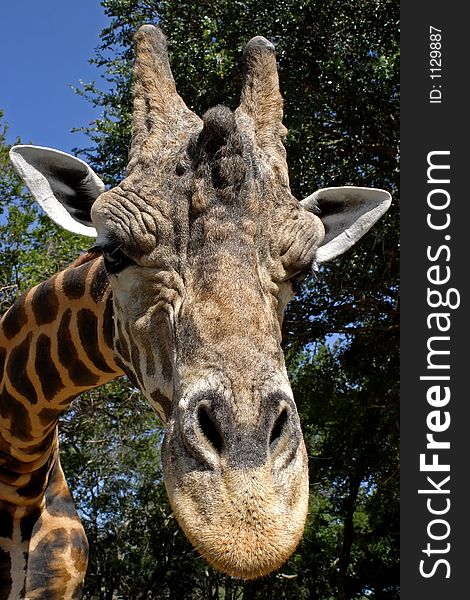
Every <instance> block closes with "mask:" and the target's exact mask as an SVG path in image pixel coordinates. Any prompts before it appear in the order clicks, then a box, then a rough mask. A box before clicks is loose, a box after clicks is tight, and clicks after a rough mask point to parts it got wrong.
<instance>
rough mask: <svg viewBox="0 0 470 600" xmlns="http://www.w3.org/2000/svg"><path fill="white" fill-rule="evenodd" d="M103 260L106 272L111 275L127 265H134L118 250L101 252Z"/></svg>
mask: <svg viewBox="0 0 470 600" xmlns="http://www.w3.org/2000/svg"><path fill="white" fill-rule="evenodd" d="M103 260H104V266H105V267H106V271H108V273H110V274H113V275H115V274H116V273H119V272H120V271H122V270H123V269H124V268H125V267H128V266H129V265H133V264H135V263H134V261H133V260H132V259H131V258H129V257H128V256H127V255H126V254H124V252H123V251H122V250H121V249H120V248H113V249H107V250H103Z"/></svg>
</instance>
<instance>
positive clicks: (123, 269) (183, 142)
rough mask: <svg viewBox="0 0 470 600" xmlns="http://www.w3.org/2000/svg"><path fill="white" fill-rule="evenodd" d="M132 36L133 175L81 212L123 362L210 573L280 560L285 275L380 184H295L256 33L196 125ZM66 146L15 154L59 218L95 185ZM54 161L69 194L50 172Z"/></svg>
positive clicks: (335, 240)
mask: <svg viewBox="0 0 470 600" xmlns="http://www.w3.org/2000/svg"><path fill="white" fill-rule="evenodd" d="M136 40H137V52H136V69H135V73H136V79H135V89H134V114H133V127H132V147H131V153H130V160H129V165H128V174H127V177H126V179H125V180H124V181H123V182H122V183H121V184H120V185H118V186H117V187H116V188H114V189H112V190H110V191H106V192H104V193H102V194H101V195H100V196H99V197H98V198H97V199H96V201H95V202H94V204H93V206H92V209H91V217H92V220H93V223H91V221H89V220H86V219H85V218H83V216H82V213H83V212H84V211H83V210H82V211H81V212H80V219H78V220H79V221H80V223H81V226H85V227H87V228H88V229H87V231H88V230H90V228H92V227H93V226H94V227H95V228H96V232H97V234H98V237H97V241H96V245H95V249H96V250H98V251H100V252H101V253H102V254H103V258H104V263H105V266H106V269H107V271H108V275H109V283H110V286H111V288H112V295H113V305H114V350H115V353H116V356H117V360H118V362H119V363H120V365H121V366H122V368H123V370H124V371H125V372H126V373H127V374H128V375H129V376H130V377H131V379H133V380H134V381H135V382H136V384H137V385H138V386H139V387H140V388H141V390H142V391H143V393H144V394H145V395H146V397H147V398H148V400H149V401H150V402H151V403H152V405H153V406H154V407H155V408H156V410H157V411H158V412H159V414H160V415H161V416H162V418H163V419H164V420H165V421H166V422H167V431H166V436H165V441H164V444H163V449H162V461H163V468H164V479H165V485H166V488H167V491H168V496H169V499H170V503H171V506H172V508H173V510H174V512H175V515H176V517H177V519H178V521H179V523H180V525H181V526H182V528H183V530H184V531H185V533H186V534H187V536H188V538H189V539H190V540H191V542H192V543H193V544H194V545H195V547H196V548H197V549H198V550H199V551H200V552H201V554H202V555H203V556H204V557H205V558H207V560H208V561H209V562H211V563H212V564H213V565H214V566H216V567H217V568H218V569H220V570H222V571H223V572H226V573H228V574H230V575H232V576H236V577H242V578H254V577H258V576H262V575H265V574H267V573H269V572H271V571H273V570H274V569H276V568H277V567H279V566H280V565H281V564H282V563H283V562H285V561H286V560H287V559H288V558H289V556H290V555H291V553H292V552H293V551H294V549H295V547H296V545H297V543H298V541H299V539H300V537H301V535H302V532H303V528H304V523H305V518H306V513H307V504H308V468H307V454H306V450H305V445H304V441H303V437H302V432H301V428H300V422H299V417H298V414H297V410H296V407H295V404H294V400H293V397H292V391H291V388H290V385H289V381H288V378H287V373H286V368H285V363H284V357H283V353H282V350H281V323H282V317H283V314H284V310H285V307H286V304H287V302H288V300H289V299H290V297H291V296H292V281H293V280H296V279H298V278H299V277H302V276H304V275H305V274H307V273H308V272H309V270H310V269H311V268H312V265H313V264H314V263H315V262H323V261H325V260H328V259H331V258H334V257H335V256H337V255H339V254H341V253H342V252H344V251H345V250H347V249H348V248H349V247H350V246H352V245H353V244H354V243H355V242H356V241H357V240H358V239H359V238H360V237H361V236H362V235H363V234H364V233H365V232H366V231H367V230H368V229H369V228H370V227H371V226H372V225H373V224H374V223H375V221H376V220H377V219H378V218H379V217H380V216H381V215H382V214H383V213H384V212H385V211H386V210H387V208H388V206H389V204H390V195H389V194H388V193H387V192H384V191H382V190H368V189H365V188H330V189H326V190H320V191H318V192H315V193H314V194H313V195H312V196H309V198H307V199H306V200H304V201H302V202H300V203H299V202H298V201H297V200H296V199H295V198H294V197H293V196H292V195H291V193H290V188H289V180H288V171H287V164H286V157H285V150H284V146H283V144H282V140H283V137H284V135H285V132H286V130H285V128H284V127H283V125H282V123H281V119H282V98H281V96H280V93H279V86H278V79H277V69H276V61H275V57H274V52H273V50H274V47H273V45H272V44H270V43H269V42H268V41H267V40H265V39H264V38H254V39H253V40H251V41H250V42H249V43H248V45H247V47H246V49H245V54H244V83H243V88H242V95H241V102H240V106H239V108H238V109H237V110H236V111H235V112H232V111H230V110H229V109H228V108H224V107H220V106H219V107H215V108H213V109H211V110H209V111H208V112H207V113H206V114H205V115H204V117H203V118H202V120H201V119H199V117H197V116H196V115H195V114H194V113H192V112H191V111H190V110H189V109H188V108H187V107H186V105H185V104H184V102H183V101H182V99H181V98H180V96H178V94H177V93H176V89H175V86H174V81H173V78H172V76H171V71H170V68H169V64H168V59H167V55H166V50H165V44H164V39H163V37H162V35H161V33H160V32H159V31H158V30H157V29H155V28H154V27H151V26H144V27H143V28H141V29H140V30H139V32H138V33H137V36H136ZM48 152H49V151H48ZM55 154H57V153H55ZM60 154H61V155H60V157H59V158H60V169H54V168H53V167H51V165H50V164H47V168H46V172H47V175H46V179H48V181H47V182H46V183H44V182H42V180H41V178H40V177H39V175H38V170H39V169H40V167H43V166H44V164H45V163H46V162H50V161H46V158H45V149H36V150H35V151H32V150H31V149H29V150H28V149H26V150H21V149H19V150H14V152H13V155H12V158H14V162H15V164H16V165H17V168H18V170H19V171H20V173H21V174H23V176H24V177H25V179H26V180H27V181H28V177H29V174H31V177H29V180H30V182H31V185H33V186H34V185H35V183H36V182H38V181H39V182H40V183H41V186H40V190H39V193H38V194H36V195H37V196H38V199H39V202H40V203H41V198H43V201H42V205H43V207H44V208H45V209H46V210H49V209H50V206H51V193H50V192H51V190H52V192H53V194H55V196H56V198H57V203H58V204H60V206H59V207H58V208H57V209H55V208H54V210H51V211H50V214H51V216H52V217H53V218H55V219H56V220H57V221H58V222H61V221H62V222H63V220H62V216H61V215H62V214H63V213H65V212H67V211H68V212H71V213H72V214H74V212H75V213H76V207H75V206H74V205H75V204H76V202H77V199H78V198H79V197H80V194H83V191H84V190H86V191H87V197H86V201H88V200H89V198H90V196H91V194H92V193H93V190H95V192H96V189H98V188H99V186H98V188H97V184H96V181H95V180H94V178H93V174H92V173H90V172H89V167H87V166H86V165H84V164H83V163H81V161H77V160H76V159H73V160H72V161H70V160H69V159H70V157H68V159H67V160H65V158H64V156H63V155H62V153H60ZM34 155H37V156H36V158H34ZM33 163H34V164H33ZM59 172H60V173H59ZM64 172H65V173H73V176H74V177H73V179H74V181H75V182H78V184H79V185H78V186H77V189H78V191H75V190H73V191H72V193H69V192H68V190H71V189H72V185H71V184H70V182H69V183H68V184H67V185H64V184H63V182H61V183H59V184H55V183H54V182H55V179H56V175H57V177H58V175H59V174H63V173H64ZM31 185H30V187H31ZM100 191H101V190H100ZM64 208H65V210H64ZM70 209H71V210H70ZM318 209H320V211H321V218H320V217H319V216H317V214H315V213H316V212H318ZM67 218H68V217H67ZM75 219H77V217H76V214H75Z"/></svg>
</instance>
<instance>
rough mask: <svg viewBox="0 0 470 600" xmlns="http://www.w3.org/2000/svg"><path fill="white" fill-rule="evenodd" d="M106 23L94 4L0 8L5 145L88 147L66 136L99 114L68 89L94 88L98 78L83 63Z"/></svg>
mask: <svg viewBox="0 0 470 600" xmlns="http://www.w3.org/2000/svg"><path fill="white" fill-rule="evenodd" d="M108 22H109V21H108V19H107V18H106V17H105V15H104V12H103V9H102V7H101V5H100V2H99V0H16V1H14V2H9V1H7V0H3V1H2V2H1V5H0V23H1V24H2V25H1V34H0V73H1V77H0V108H1V109H3V111H4V120H5V121H6V122H7V123H8V126H9V131H8V134H7V140H8V141H9V142H10V143H12V142H14V141H15V140H16V138H17V137H18V136H19V137H21V141H22V142H23V143H34V144H37V145H40V146H50V147H53V148H57V149H59V150H63V151H65V152H71V150H72V148H74V147H85V146H87V145H88V144H89V140H88V138H87V137H86V136H84V135H83V134H80V133H74V134H72V133H71V132H70V130H71V129H72V128H73V127H81V126H83V125H87V124H88V123H90V122H91V121H92V120H93V119H95V118H96V117H97V116H99V112H98V111H99V109H94V108H93V107H92V106H91V104H89V103H88V102H87V101H86V100H84V99H83V98H81V97H80V96H78V95H77V94H76V93H75V92H74V91H73V90H72V89H71V86H72V85H73V86H79V83H80V80H83V81H86V82H89V81H96V82H97V83H98V84H99V79H100V73H99V71H98V70H97V69H96V68H95V67H94V66H93V65H90V64H89V63H88V60H89V59H90V58H92V57H93V55H94V48H95V47H96V46H97V45H98V43H99V33H100V31H101V29H103V27H105V26H107V25H108ZM99 85H100V84H99ZM103 86H104V82H103V84H101V87H103Z"/></svg>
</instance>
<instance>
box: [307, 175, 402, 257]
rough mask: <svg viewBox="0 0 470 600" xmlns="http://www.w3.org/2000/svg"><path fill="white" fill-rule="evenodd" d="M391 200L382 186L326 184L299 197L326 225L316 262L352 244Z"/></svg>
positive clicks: (384, 210) (383, 211)
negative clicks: (330, 186) (329, 186)
mask: <svg viewBox="0 0 470 600" xmlns="http://www.w3.org/2000/svg"><path fill="white" fill-rule="evenodd" d="M391 201H392V197H391V195H390V194H389V193H388V192H386V191H385V190H379V189H376V188H363V187H352V186H345V187H332V188H325V189H322V190H318V191H316V192H314V193H313V194H312V195H311V196H308V198H305V200H302V201H301V203H300V204H301V205H302V206H303V207H304V208H305V209H306V210H308V211H311V212H314V213H316V214H317V215H318V216H319V218H320V219H321V220H322V223H323V225H324V227H325V239H324V240H323V242H322V244H321V246H320V247H319V248H318V250H317V254H316V262H317V263H323V262H326V261H328V260H331V259H333V258H336V257H337V256H339V255H340V254H343V252H346V250H349V248H351V246H354V244H355V243H356V242H357V241H358V240H359V239H360V238H361V237H362V236H363V235H364V234H365V233H366V232H367V231H369V229H370V228H371V227H372V225H374V223H375V222H376V221H378V220H379V219H380V217H381V216H382V215H383V214H384V213H385V212H386V211H387V210H388V208H389V206H390V204H391Z"/></svg>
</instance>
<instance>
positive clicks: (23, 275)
mask: <svg viewBox="0 0 470 600" xmlns="http://www.w3.org/2000/svg"><path fill="white" fill-rule="evenodd" d="M102 5H103V7H104V9H105V11H106V14H107V15H108V17H109V26H108V27H107V28H106V29H105V30H103V31H102V33H101V38H100V45H99V46H98V48H97V49H96V53H95V57H94V59H93V62H95V63H97V64H98V65H99V67H100V68H101V72H102V74H103V77H104V79H105V84H104V85H103V88H104V89H101V90H100V89H98V88H97V87H96V86H95V85H92V84H90V85H85V86H83V88H82V89H81V90H79V93H81V94H82V95H83V96H84V97H85V98H86V99H87V100H89V101H90V102H92V103H93V104H94V105H95V106H98V107H100V108H101V111H102V117H101V118H100V119H98V120H97V121H96V123H95V124H94V126H93V127H91V128H85V130H86V131H87V133H88V135H89V137H90V142H91V143H90V148H88V149H86V150H82V151H81V153H82V155H83V156H84V157H85V158H86V159H87V160H88V162H90V164H91V165H92V166H93V168H94V169H95V170H96V171H97V172H98V173H100V175H101V176H102V177H103V179H104V180H105V181H106V183H107V184H109V185H112V184H113V183H116V182H117V181H119V180H120V179H121V178H122V176H123V174H124V169H125V165H126V161H127V153H128V147H129V136H130V114H131V86H132V84H131V71H132V60H133V50H132V36H133V34H134V32H135V30H136V29H137V27H138V26H139V25H140V24H142V23H146V22H152V23H159V24H160V25H161V26H162V28H163V29H164V31H165V33H166V35H167V38H168V43H169V52H170V59H171V63H172V70H173V73H174V76H175V79H176V83H177V88H178V90H179V92H180V94H181V95H182V96H183V98H184V99H185V101H186V103H187V104H188V106H190V107H191V108H192V109H193V110H195V111H196V112H197V113H198V114H202V113H203V112H204V111H205V110H207V109H208V108H210V107H211V106H213V105H214V104H217V103H223V104H226V105H228V106H230V107H231V108H235V107H236V106H237V105H238V98H239V90H240V83H241V70H240V59H241V52H242V49H243V47H244V45H245V43H246V42H247V41H248V39H250V37H252V36H254V35H260V34H261V35H264V36H266V37H268V38H270V39H272V40H273V41H274V42H275V43H276V49H277V56H278V65H279V74H280V80H281V89H282V92H283V96H284V98H285V119H284V122H285V124H286V126H287V127H288V128H289V136H288V138H287V152H288V162H289V169H290V178H291V186H292V190H293V193H294V194H295V195H296V196H297V197H299V199H300V198H302V197H305V196H307V195H309V194H310V193H312V192H313V191H314V190H316V189H318V188H319V187H326V186H335V185H348V184H350V185H362V186H376V187H382V188H385V189H387V190H389V191H390V192H391V193H392V195H393V199H394V203H393V205H392V208H391V210H390V211H389V213H388V214H387V215H386V217H385V218H383V219H382V220H381V222H380V223H379V224H378V226H376V227H375V228H374V229H373V230H372V231H371V232H369V233H368V234H367V236H365V238H364V239H363V240H362V241H361V242H360V243H359V244H358V245H357V246H356V247H355V249H354V250H353V251H350V252H349V253H348V254H347V255H345V256H344V257H341V258H340V259H337V260H335V261H334V263H333V264H329V265H327V266H325V267H322V269H321V270H320V271H318V272H316V273H315V274H314V275H313V276H312V277H310V278H308V279H307V280H306V281H305V282H304V283H303V284H302V285H301V286H300V289H299V293H298V295H297V297H296V299H295V300H294V301H293V302H292V303H291V304H290V305H289V309H288V312H287V314H286V318H285V322H284V345H285V351H286V356H287V362H288V367H289V370H290V374H291V379H292V381H293V386H294V394H295V397H296V400H297V404H298V408H299V412H300V415H301V419H302V423H303V429H304V433H305V437H306V441H307V446H308V450H309V456H310V479H311V506H310V514H309V519H308V523H307V528H306V532H305V536H304V538H303V540H302V542H301V544H300V546H299V548H298V550H297V552H296V553H295V554H294V556H293V557H292V559H291V560H290V561H289V562H288V563H287V564H286V565H285V566H284V567H283V568H282V569H281V570H280V571H279V572H278V573H276V574H274V575H272V576H271V577H267V578H264V579H262V580H260V581H257V582H253V583H249V584H242V583H241V582H239V581H237V580H234V579H231V578H225V577H223V576H222V575H220V574H219V573H216V572H215V571H214V570H212V569H211V568H210V567H208V565H207V564H206V563H205V561H204V560H203V559H201V558H200V557H199V556H198V555H197V553H196V552H195V551H194V550H193V549H192V548H191V546H190V545H189V543H188V542H187V541H186V539H185V537H184V535H183V534H182V533H181V531H180V530H179V528H178V526H177V524H176V522H175V520H174V518H173V517H172V515H171V511H170V508H169V506H168V502H167V499H166V495H165V492H164V488H163V484H162V476H161V466H160V460H159V447H160V440H161V436H162V429H161V427H160V424H159V423H158V421H157V420H156V418H155V417H154V416H153V415H152V414H151V413H150V411H149V409H148V407H147V405H146V404H145V402H144V401H143V400H142V398H141V397H140V395H139V394H138V393H137V392H136V390H133V389H132V388H131V387H130V386H129V385H128V384H126V383H122V382H116V383H113V384H111V385H110V386H107V387H105V388H102V389H100V390H97V391H93V392H90V393H88V394H85V395H84V396H82V397H81V398H80V399H78V400H77V401H76V403H75V404H74V406H73V408H72V409H71V411H70V412H69V413H68V414H67V415H66V417H65V418H64V419H63V422H62V429H61V431H62V434H61V446H62V461H63V464H64V467H65V471H66V475H67V477H68V479H69V482H70V485H71V488H72V489H73V492H74V497H75V499H76V503H77V506H78V508H79V510H80V512H81V515H82V518H83V520H84V523H85V526H86V529H87V534H88V537H89V540H90V547H91V556H90V568H89V575H88V577H87V581H86V588H85V597H86V598H89V599H105V598H124V599H134V598H135V599H137V598H174V599H203V598H204V599H216V598H217V599H219V598H220V599H225V600H236V599H238V598H244V599H250V598H253V599H255V598H256V599H259V600H261V599H284V598H285V599H291V598H294V597H297V598H299V599H304V598H305V599H306V598H310V599H316V600H333V599H335V600H336V599H337V600H349V599H351V600H352V599H363V600H366V599H369V598H374V599H377V600H388V599H390V600H391V599H395V598H398V595H399V593H398V493H399V490H398V481H399V479H398V464H399V463H398V458H399V457H398V296H397V294H398V210H397V206H398V139H397V137H398V125H397V121H398V108H399V107H398V100H399V98H398V93H399V90H398V83H399V80H398V60H399V58H398V54H399V39H398V10H399V5H398V3H397V2H395V1H392V0H380V1H379V0H336V1H334V2H321V1H320V0H288V1H286V0H270V1H269V2H268V1H267V0H257V1H256V2H255V1H253V0H249V1H241V0H234V1H233V0H232V1H229V0H219V1H217V2H214V1H208V0H200V1H198V2H194V1H188V2H186V1H170V0H162V1H156V0H103V1H102ZM0 146H1V149H0V167H1V169H2V175H3V181H4V183H2V184H0V185H1V186H2V187H0V191H1V192H2V194H1V197H2V198H3V197H4V195H5V197H6V194H7V193H9V194H10V195H11V196H12V197H14V198H15V202H14V203H11V202H10V203H9V202H8V201H7V200H5V201H3V200H2V204H1V205H0V206H1V210H2V211H3V213H2V215H1V216H0V218H1V219H2V220H1V221H0V226H1V228H2V229H1V235H2V238H1V243H2V252H3V254H4V259H3V260H4V265H5V266H4V267H2V274H1V277H2V279H1V282H2V302H3V299H5V301H7V300H9V299H11V296H12V293H16V291H17V290H20V289H25V287H26V286H28V285H31V284H32V283H35V282H36V281H38V280H39V278H42V277H43V276H45V274H46V272H48V273H49V274H50V273H52V272H53V271H54V270H55V268H56V267H59V266H63V265H65V264H67V262H69V261H70V260H72V259H73V258H74V257H75V256H76V253H78V251H79V250H80V249H84V248H86V246H84V245H83V244H84V243H86V241H85V242H84V240H83V239H81V238H78V237H77V236H70V235H68V234H65V233H64V232H57V230H56V228H55V227H54V226H51V225H50V224H49V223H48V222H47V223H46V221H45V220H44V218H43V217H42V216H41V215H40V214H39V212H38V211H37V210H36V209H35V208H33V207H32V206H31V204H30V202H29V199H28V198H27V197H26V196H22V195H21V185H20V184H19V183H18V181H17V179H16V178H15V177H14V176H13V174H12V173H11V170H10V168H9V167H8V165H7V160H6V154H5V151H4V150H5V143H4V140H3V138H0ZM51 245H52V246H51ZM49 247H52V248H53V249H54V253H53V256H55V257H57V258H55V259H54V260H55V261H56V264H51V259H50V257H49V258H45V253H44V248H49ZM59 263H60V264H59ZM10 285H12V286H15V287H13V288H9V289H5V290H4V291H3V288H4V287H5V286H6V287H8V286H10ZM11 290H13V292H11Z"/></svg>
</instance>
